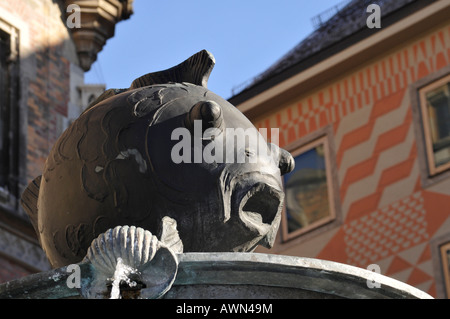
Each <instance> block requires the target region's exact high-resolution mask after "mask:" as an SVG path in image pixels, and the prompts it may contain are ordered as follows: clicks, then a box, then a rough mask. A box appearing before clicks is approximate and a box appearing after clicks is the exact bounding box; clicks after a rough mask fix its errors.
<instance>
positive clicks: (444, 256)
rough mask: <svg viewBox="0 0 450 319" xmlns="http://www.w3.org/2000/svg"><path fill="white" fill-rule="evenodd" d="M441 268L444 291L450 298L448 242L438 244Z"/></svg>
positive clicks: (449, 246)
mask: <svg viewBox="0 0 450 319" xmlns="http://www.w3.org/2000/svg"><path fill="white" fill-rule="evenodd" d="M440 254H441V260H442V270H443V271H444V282H445V292H446V294H447V298H450V243H447V244H444V245H442V246H440Z"/></svg>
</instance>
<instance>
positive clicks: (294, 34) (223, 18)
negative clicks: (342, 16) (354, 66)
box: [85, 0, 342, 99]
mask: <svg viewBox="0 0 450 319" xmlns="http://www.w3.org/2000/svg"><path fill="white" fill-rule="evenodd" d="M339 3H342V0H313V1H311V0H277V1H268V0H222V1H219V0H209V1H207V0H190V1H187V0H164V1H162V0H160V1H153V0H135V1H134V14H133V15H132V16H131V18H130V19H129V20H126V21H122V22H120V23H119V24H117V25H116V32H115V36H114V37H113V38H111V39H109V40H108V42H107V43H106V45H105V46H104V48H103V50H102V52H100V54H99V55H98V59H97V62H95V63H94V64H93V66H92V68H91V70H90V71H89V72H87V73H86V75H85V81H86V83H105V84H106V87H107V88H127V87H129V86H130V84H131V82H132V81H133V80H134V79H135V78H137V77H139V76H141V75H143V74H146V73H148V72H154V71H160V70H163V69H167V68H170V67H172V66H174V65H176V64H178V63H180V62H182V61H184V60H185V59H187V58H188V57H190V56H191V55H192V54H194V53H196V52H198V51H200V50H203V49H206V50H208V51H210V52H211V53H212V54H213V55H214V57H215V59H216V66H215V67H214V70H213V72H212V74H211V76H210V78H209V83H208V88H209V89H210V90H211V91H213V92H214V93H216V94H218V95H220V96H222V97H223V98H226V99H227V98H229V97H231V96H232V95H233V94H232V88H233V87H236V86H239V85H241V84H242V83H244V82H247V81H248V80H251V79H252V78H253V77H255V76H257V75H258V74H259V73H261V72H263V71H264V70H265V69H267V68H268V67H269V66H270V65H271V64H273V63H274V62H276V61H277V60H278V59H279V58H281V57H282V56H283V55H284V54H285V53H287V52H288V51H289V50H290V49H292V48H293V47H294V46H295V45H297V44H298V43H299V42H300V41H301V40H302V39H304V38H305V37H306V36H308V35H309V34H310V33H311V32H313V24H312V22H311V19H312V18H313V17H314V16H317V15H318V14H321V13H323V12H324V11H326V10H327V9H330V8H332V7H333V6H335V5H337V4H339Z"/></svg>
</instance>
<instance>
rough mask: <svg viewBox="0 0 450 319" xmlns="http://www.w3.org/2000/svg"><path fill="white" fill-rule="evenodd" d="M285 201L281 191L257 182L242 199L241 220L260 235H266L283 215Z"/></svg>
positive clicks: (240, 205) (240, 207)
mask: <svg viewBox="0 0 450 319" xmlns="http://www.w3.org/2000/svg"><path fill="white" fill-rule="evenodd" d="M283 199H284V193H283V192H282V191H281V190H280V189H278V188H276V187H273V186H271V185H269V184H268V183H265V182H257V183H256V184H254V185H253V186H252V187H251V188H250V189H248V190H247V191H246V192H245V193H244V195H243V196H242V198H241V201H240V203H239V216H240V219H241V221H242V222H244V224H245V225H246V226H247V227H248V228H250V229H251V230H254V231H256V232H257V233H259V235H266V234H267V233H268V232H269V231H270V229H271V227H272V223H273V221H275V220H277V218H276V217H277V216H278V215H279V214H280V213H281V210H282V206H283V205H282V204H283Z"/></svg>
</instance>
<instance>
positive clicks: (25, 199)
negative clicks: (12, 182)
mask: <svg viewBox="0 0 450 319" xmlns="http://www.w3.org/2000/svg"><path fill="white" fill-rule="evenodd" d="M41 179H42V176H38V177H36V178H35V179H34V180H33V181H32V182H31V183H30V184H28V187H27V188H26V189H25V191H24V192H23V194H22V197H21V199H20V203H21V204H22V207H23V209H24V210H25V212H26V213H27V215H28V217H30V221H31V224H32V225H33V228H34V231H35V232H36V234H37V235H38V238H39V229H38V207H37V202H38V198H39V188H40V187H41Z"/></svg>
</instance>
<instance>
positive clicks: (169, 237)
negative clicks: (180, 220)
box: [160, 216, 183, 254]
mask: <svg viewBox="0 0 450 319" xmlns="http://www.w3.org/2000/svg"><path fill="white" fill-rule="evenodd" d="M160 241H161V242H162V243H163V244H164V245H166V247H167V248H170V249H172V251H173V252H175V253H177V254H181V253H183V242H182V241H181V239H180V236H179V234H178V230H177V221H176V220H175V219H173V218H170V217H169V216H165V217H163V219H162V230H161V236H160Z"/></svg>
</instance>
